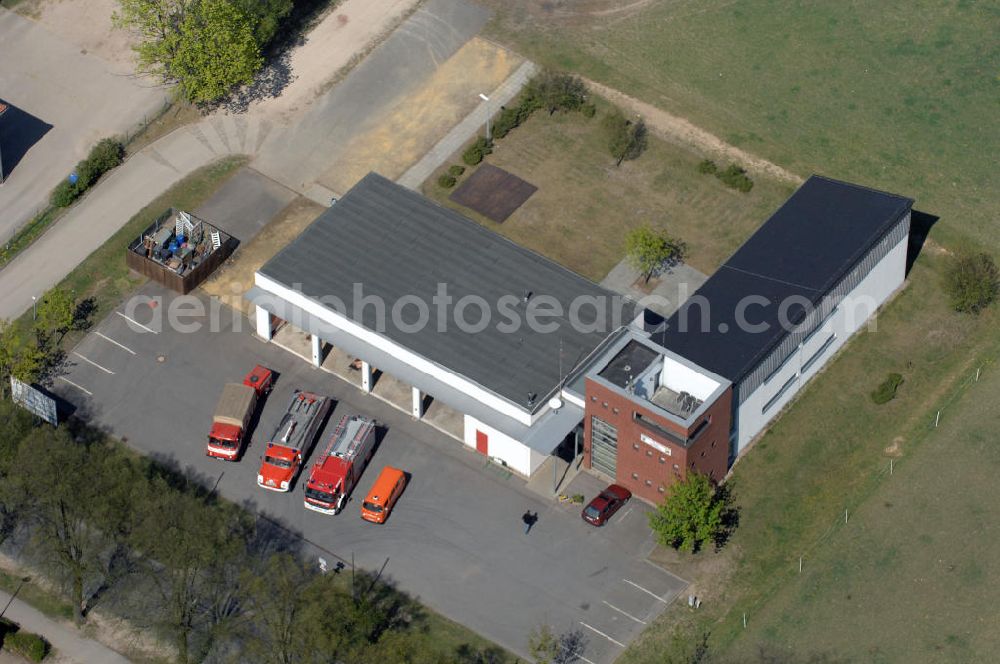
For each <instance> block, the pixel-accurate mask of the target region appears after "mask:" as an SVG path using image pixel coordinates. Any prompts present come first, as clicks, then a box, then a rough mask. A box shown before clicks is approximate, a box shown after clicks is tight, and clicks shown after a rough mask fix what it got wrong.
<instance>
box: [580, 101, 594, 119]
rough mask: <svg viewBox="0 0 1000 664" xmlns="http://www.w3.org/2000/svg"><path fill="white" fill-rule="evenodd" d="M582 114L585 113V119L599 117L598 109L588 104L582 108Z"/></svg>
mask: <svg viewBox="0 0 1000 664" xmlns="http://www.w3.org/2000/svg"><path fill="white" fill-rule="evenodd" d="M580 112H581V113H583V117H585V118H592V117H594V116H595V115H597V107H596V106H594V105H593V104H591V103H587V104H584V105H583V106H581V107H580Z"/></svg>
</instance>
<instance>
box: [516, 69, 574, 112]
mask: <svg viewBox="0 0 1000 664" xmlns="http://www.w3.org/2000/svg"><path fill="white" fill-rule="evenodd" d="M525 99H526V100H529V103H528V106H529V107H530V106H537V107H538V108H544V109H545V110H547V111H548V112H549V115H552V114H553V113H555V112H556V111H575V110H578V109H580V108H581V107H582V106H583V104H584V102H586V100H587V86H586V85H584V84H583V81H582V80H580V78H579V77H577V76H572V75H570V74H563V73H560V72H555V71H552V70H550V69H546V70H543V71H542V72H541V73H539V74H536V75H535V76H534V77H533V78H532V79H531V80H530V81H529V82H528V85H527V89H526V90H525Z"/></svg>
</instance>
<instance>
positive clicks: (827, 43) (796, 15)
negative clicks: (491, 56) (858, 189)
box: [486, 0, 1000, 251]
mask: <svg viewBox="0 0 1000 664" xmlns="http://www.w3.org/2000/svg"><path fill="white" fill-rule="evenodd" d="M486 4H488V5H490V6H491V8H492V9H494V10H495V11H496V17H495V19H494V20H493V22H492V23H491V25H490V26H489V28H488V34H489V36H491V37H492V38H494V39H496V40H498V41H500V42H501V43H504V44H506V45H510V46H511V47H513V48H514V49H516V50H518V51H520V52H521V53H522V54H524V55H526V56H528V57H530V58H532V59H533V60H535V61H536V62H540V63H544V64H547V65H551V66H556V67H560V68H564V69H568V70H572V71H575V72H578V73H581V74H584V75H586V76H589V77H592V78H594V79H595V80H598V81H600V82H602V83H606V84H608V85H611V86H612V87H616V88H619V89H621V90H622V91H624V92H626V93H630V94H633V95H635V96H637V97H639V98H641V99H644V100H645V101H648V102H650V103H652V104H654V105H657V106H661V107H662V108H664V109H666V110H669V111H671V112H672V113H675V114H677V115H681V116H683V117H686V118H688V119H689V120H691V121H692V122H694V123H695V124H697V125H700V126H702V127H704V128H705V129H708V130H709V131H711V132H713V133H715V134H716V135H718V136H720V137H721V138H723V139H725V140H727V141H729V142H731V143H733V144H735V145H737V146H739V147H741V148H744V149H746V150H748V151H750V152H752V153H755V154H758V155H760V156H762V157H764V158H766V159H769V160H771V161H773V162H775V163H777V164H779V165H781V166H784V167H785V168H788V169H790V170H792V171H794V172H797V173H800V174H803V175H807V174H808V173H810V172H818V173H822V174H825V175H830V176H833V177H840V178H844V179H848V180H854V181H857V182H861V183H864V184H866V185H869V186H872V187H876V188H883V189H887V190H889V191H895V192H899V193H902V194H906V195H909V196H912V197H914V198H916V199H917V207H918V208H919V209H921V210H925V211H927V212H930V213H933V214H936V215H939V216H941V217H942V224H941V228H940V229H939V231H938V236H939V239H944V240H945V241H946V242H948V243H960V242H961V243H964V242H966V241H967V240H966V238H968V239H971V240H974V241H977V242H979V243H981V244H983V245H985V246H989V247H991V248H992V249H993V250H995V251H996V250H1000V234H997V233H996V224H997V219H996V207H995V198H996V196H995V194H996V192H997V191H1000V170H998V169H997V168H995V167H994V165H993V164H994V162H995V161H996V155H997V154H1000V131H997V112H998V110H997V109H998V107H997V99H998V95H1000V76H998V75H997V74H998V72H1000V40H997V39H996V35H997V34H1000V11H998V10H997V6H996V4H995V3H989V2H985V3H984V2H969V1H966V0H960V1H957V2H940V1H936V0H914V1H906V0H887V1H884V2H820V3H816V2H807V3H797V2H789V1H788V0H770V1H767V2H758V3H734V2H732V1H731V0H651V1H650V2H626V3H620V2H613V1H612V0H581V1H580V2H576V3H572V4H569V3H541V2H538V1H537V0H487V2H486Z"/></svg>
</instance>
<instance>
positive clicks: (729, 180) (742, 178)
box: [715, 164, 753, 194]
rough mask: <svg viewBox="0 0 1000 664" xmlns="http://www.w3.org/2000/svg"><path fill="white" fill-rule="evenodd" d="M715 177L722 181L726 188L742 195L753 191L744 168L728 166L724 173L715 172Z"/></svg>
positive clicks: (751, 183) (751, 181) (733, 165)
mask: <svg viewBox="0 0 1000 664" xmlns="http://www.w3.org/2000/svg"><path fill="white" fill-rule="evenodd" d="M715 177H717V178H719V179H720V180H722V181H723V182H724V183H725V184H726V185H727V186H729V187H732V188H733V189H736V190H737V191H742V192H743V193H744V194H745V193H747V192H748V191H750V190H751V189H753V180H751V179H750V178H749V177H748V176H747V172H746V169H745V168H741V167H739V166H737V165H736V164H730V165H729V167H728V168H726V170H724V171H720V172H717V173H716V174H715Z"/></svg>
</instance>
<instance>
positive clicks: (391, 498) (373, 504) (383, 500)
mask: <svg viewBox="0 0 1000 664" xmlns="http://www.w3.org/2000/svg"><path fill="white" fill-rule="evenodd" d="M405 487H406V473H404V472H403V471H401V470H399V469H398V468H393V467H392V466H386V467H385V468H383V469H382V473H381V474H380V475H379V476H378V479H377V480H375V486H373V487H372V490H371V491H369V492H368V497H366V498H365V502H363V503H361V518H362V519H364V520H365V521H371V522H372V523H385V520H386V519H388V518H389V512H391V511H392V506H393V505H395V504H396V500H398V499H399V494H401V493H403V489H404V488H405Z"/></svg>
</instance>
